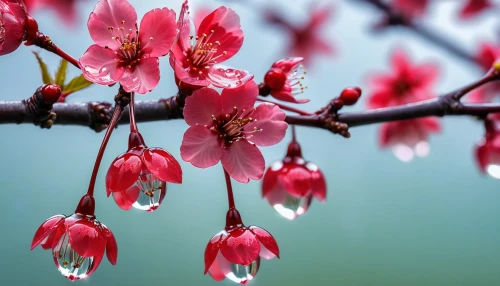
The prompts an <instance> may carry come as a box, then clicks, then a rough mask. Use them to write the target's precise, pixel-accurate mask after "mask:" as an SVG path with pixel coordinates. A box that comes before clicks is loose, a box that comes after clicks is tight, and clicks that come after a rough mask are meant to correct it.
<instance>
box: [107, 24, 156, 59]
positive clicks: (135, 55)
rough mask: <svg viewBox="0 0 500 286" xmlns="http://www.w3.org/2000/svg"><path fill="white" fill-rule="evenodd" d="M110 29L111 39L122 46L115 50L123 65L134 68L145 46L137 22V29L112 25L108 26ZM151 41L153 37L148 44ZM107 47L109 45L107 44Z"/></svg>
mask: <svg viewBox="0 0 500 286" xmlns="http://www.w3.org/2000/svg"><path fill="white" fill-rule="evenodd" d="M121 23H122V24H125V21H124V20H123V21H122V22H121ZM108 31H110V32H111V39H113V41H116V42H118V43H119V44H120V47H119V48H118V49H117V50H116V51H115V52H116V54H117V56H118V57H119V58H120V62H121V63H122V64H123V65H125V66H128V67H129V68H132V67H133V66H134V65H136V64H137V63H138V62H140V60H141V56H142V49H144V48H145V47H141V43H140V41H139V28H138V27H137V24H135V29H129V30H128V31H125V28H123V27H116V28H115V27H111V26H110V27H108ZM151 41H153V37H151V38H150V39H149V42H148V45H149V43H150V42H151ZM146 46H147V45H146ZM105 48H108V47H107V46H106V47H105Z"/></svg>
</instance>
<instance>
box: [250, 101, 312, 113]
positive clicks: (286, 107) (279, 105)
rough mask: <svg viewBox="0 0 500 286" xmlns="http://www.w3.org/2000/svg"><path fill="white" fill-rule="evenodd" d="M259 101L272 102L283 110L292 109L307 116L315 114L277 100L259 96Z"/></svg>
mask: <svg viewBox="0 0 500 286" xmlns="http://www.w3.org/2000/svg"><path fill="white" fill-rule="evenodd" d="M257 101H260V102H267V103H272V104H274V105H276V106H278V107H279V108H281V109H283V110H287V111H291V112H294V113H297V114H300V115H305V116H310V115H313V114H311V113H309V112H307V111H304V110H300V109H297V108H294V107H291V106H288V105H283V104H281V103H277V102H274V101H270V100H266V99H262V98H257Z"/></svg>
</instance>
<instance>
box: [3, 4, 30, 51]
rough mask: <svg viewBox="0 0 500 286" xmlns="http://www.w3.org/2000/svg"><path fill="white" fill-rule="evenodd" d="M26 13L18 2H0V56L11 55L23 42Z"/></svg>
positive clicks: (24, 8)
mask: <svg viewBox="0 0 500 286" xmlns="http://www.w3.org/2000/svg"><path fill="white" fill-rule="evenodd" d="M27 19H28V15H27V11H26V7H25V6H24V4H23V2H22V1H20V0H0V56H3V55H6V54H9V53H12V52H13V51H15V50H16V49H17V48H18V47H19V46H20V45H21V43H22V42H23V40H24V37H25V34H26V28H27V26H26V25H27Z"/></svg>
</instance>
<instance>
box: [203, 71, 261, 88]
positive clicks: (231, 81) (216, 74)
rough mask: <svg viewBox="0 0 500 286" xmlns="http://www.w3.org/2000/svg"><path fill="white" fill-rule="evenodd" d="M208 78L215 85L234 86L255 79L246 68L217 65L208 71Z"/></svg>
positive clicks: (222, 86) (221, 86)
mask: <svg viewBox="0 0 500 286" xmlns="http://www.w3.org/2000/svg"><path fill="white" fill-rule="evenodd" d="M206 77H207V80H208V81H209V82H210V83H211V84H212V85H213V86H215V87H220V88H234V87H237V86H241V85H243V84H245V83H247V82H249V81H251V80H252V79H253V74H251V73H250V72H249V71H246V70H240V69H234V68H230V67H226V66H223V65H215V66H213V67H212V68H210V70H208V72H207V73H206Z"/></svg>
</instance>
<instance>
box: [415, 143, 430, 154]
mask: <svg viewBox="0 0 500 286" xmlns="http://www.w3.org/2000/svg"><path fill="white" fill-rule="evenodd" d="M430 151H431V147H430V146H429V142H427V141H420V142H418V143H417V145H415V154H416V155H417V156H418V157H427V156H428V155H429V153H430Z"/></svg>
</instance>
